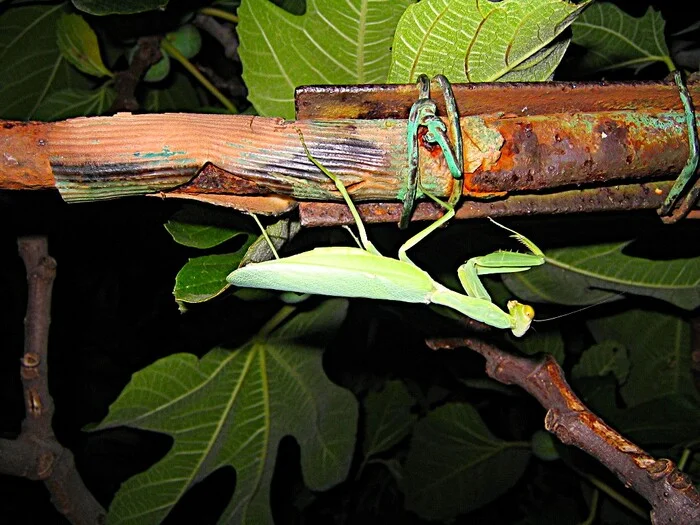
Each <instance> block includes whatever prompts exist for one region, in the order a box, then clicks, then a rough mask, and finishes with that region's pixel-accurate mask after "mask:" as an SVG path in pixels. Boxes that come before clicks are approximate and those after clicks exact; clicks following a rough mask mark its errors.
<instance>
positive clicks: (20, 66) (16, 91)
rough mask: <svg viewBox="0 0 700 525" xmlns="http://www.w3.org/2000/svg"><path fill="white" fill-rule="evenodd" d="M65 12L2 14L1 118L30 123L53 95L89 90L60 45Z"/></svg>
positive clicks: (55, 8)
mask: <svg viewBox="0 0 700 525" xmlns="http://www.w3.org/2000/svg"><path fill="white" fill-rule="evenodd" d="M64 9H65V6H64V5H63V4H60V5H37V6H28V7H12V6H10V7H9V8H7V9H6V10H5V11H4V12H2V14H0V79H2V80H1V81H0V118H5V119H19V120H29V119H31V118H34V116H35V112H36V110H37V108H38V107H39V106H40V105H41V104H42V103H43V101H44V100H45V99H46V97H47V95H48V94H50V93H51V92H53V91H58V90H61V89H66V88H75V89H86V88H88V87H89V81H88V80H87V79H86V78H85V77H84V76H83V75H81V74H80V73H79V72H78V71H77V70H76V69H75V68H74V67H72V66H71V65H70V64H68V62H67V61H66V60H65V59H64V58H63V57H62V56H61V52H60V51H59V49H58V46H57V44H56V24H57V22H58V20H59V18H60V17H61V16H62V14H63V12H64Z"/></svg>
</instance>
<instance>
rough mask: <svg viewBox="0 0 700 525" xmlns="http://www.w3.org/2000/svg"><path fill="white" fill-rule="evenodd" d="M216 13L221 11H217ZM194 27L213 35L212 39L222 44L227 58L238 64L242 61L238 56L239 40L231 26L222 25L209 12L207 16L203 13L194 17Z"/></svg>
mask: <svg viewBox="0 0 700 525" xmlns="http://www.w3.org/2000/svg"><path fill="white" fill-rule="evenodd" d="M216 11H217V12H218V11H220V10H218V9H217V10H216ZM194 25H196V26H197V27H198V28H199V29H201V30H202V31H204V32H205V33H208V34H209V35H211V37H212V38H214V39H215V40H216V41H217V42H219V44H221V47H223V48H224V55H225V56H226V58H228V59H231V60H236V61H237V62H240V61H241V59H240V58H239V56H238V38H236V33H235V31H234V30H233V29H232V28H231V27H230V26H229V25H227V24H222V23H221V22H219V21H218V20H216V19H215V18H214V17H213V16H211V15H210V14H209V13H208V12H207V13H206V14H203V12H200V13H199V14H197V16H195V17H194Z"/></svg>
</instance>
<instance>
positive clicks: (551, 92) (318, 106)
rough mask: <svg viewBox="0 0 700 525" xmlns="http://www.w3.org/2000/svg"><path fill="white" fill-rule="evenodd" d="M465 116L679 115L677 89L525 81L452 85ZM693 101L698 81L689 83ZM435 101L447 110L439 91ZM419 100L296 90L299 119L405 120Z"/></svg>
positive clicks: (389, 89)
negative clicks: (661, 112) (618, 112)
mask: <svg viewBox="0 0 700 525" xmlns="http://www.w3.org/2000/svg"><path fill="white" fill-rule="evenodd" d="M452 88H453V90H454V94H455V98H456V100H457V105H458V106H459V112H460V114H461V115H488V114H504V113H513V114H514V115H519V116H528V115H545V114H552V113H569V114H576V113H595V112H600V111H651V112H658V111H663V110H674V111H680V110H681V102H680V98H679V96H678V88H677V87H676V85H675V84H674V82H673V81H672V80H669V81H661V82H578V83H576V82H523V83H505V82H497V83H483V84H453V85H452ZM688 90H689V92H690V94H691V96H692V97H693V99H694V100H699V99H700V82H689V83H688ZM431 93H432V98H434V99H435V101H436V102H437V104H438V109H439V111H441V112H443V113H444V111H445V106H444V103H443V101H442V96H441V95H440V88H439V87H438V85H437V84H436V83H433V84H432V90H431ZM417 98H418V89H417V88H416V86H414V85H398V84H396V85H393V84H390V85H382V86H377V85H356V86H302V87H299V88H297V90H296V97H295V100H296V108H297V115H296V117H297V119H300V120H302V119H313V118H330V119H338V118H343V119H387V118H396V119H405V118H408V112H409V110H410V108H411V105H412V104H413V103H414V102H415V101H416V99H417Z"/></svg>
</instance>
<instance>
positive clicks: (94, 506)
mask: <svg viewBox="0 0 700 525" xmlns="http://www.w3.org/2000/svg"><path fill="white" fill-rule="evenodd" d="M18 244H19V253H20V256H21V257H22V260H23V261H24V265H25V267H26V269H27V284H28V287H27V288H28V290H27V315H26V317H25V322H24V334H25V338H24V356H23V357H22V360H21V377H22V387H23V390H24V400H25V407H26V416H25V419H24V421H23V422H22V430H21V432H20V435H19V436H18V438H17V439H16V440H5V439H3V440H0V472H2V473H4V474H10V475H14V476H22V477H26V478H29V479H33V480H42V481H43V482H44V484H45V485H46V488H47V489H48V491H49V493H50V494H51V501H52V503H53V504H54V506H55V507H56V509H57V510H58V511H59V512H61V513H62V514H63V515H64V516H65V517H66V518H68V520H70V521H71V523H74V524H81V525H82V524H85V525H94V524H96V523H104V519H105V515H106V512H105V510H104V509H103V508H102V506H101V505H100V504H99V503H98V502H97V500H96V499H95V498H94V496H93V495H92V494H91V493H90V491H89V490H88V489H87V487H86V486H85V484H84V483H83V480H82V479H81V477H80V474H79V473H78V471H77V469H76V467H75V461H74V459H73V453H72V452H71V451H70V450H68V449H66V448H64V447H63V446H62V445H61V444H60V443H59V442H58V441H57V440H56V436H55V434H54V432H53V428H52V426H51V421H52V419H53V413H54V404H53V399H52V397H51V395H50V394H49V387H48V366H47V361H48V339H49V324H50V322H51V292H52V289H53V282H54V278H55V276H56V261H55V260H54V259H52V258H51V257H49V255H48V243H47V240H46V237H22V238H20V239H19V242H18Z"/></svg>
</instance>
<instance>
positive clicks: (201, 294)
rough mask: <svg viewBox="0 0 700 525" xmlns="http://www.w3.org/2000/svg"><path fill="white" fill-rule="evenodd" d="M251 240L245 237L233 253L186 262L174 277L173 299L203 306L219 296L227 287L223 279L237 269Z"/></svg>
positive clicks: (251, 238)
mask: <svg viewBox="0 0 700 525" xmlns="http://www.w3.org/2000/svg"><path fill="white" fill-rule="evenodd" d="M254 239H255V237H254V236H252V235H249V236H248V240H247V241H246V243H245V244H244V245H243V246H242V247H241V248H240V249H239V250H238V251H236V252H234V253H226V254H221V255H204V256H202V257H195V258H193V259H190V260H189V261H187V263H185V265H184V266H183V267H182V268H181V269H180V271H179V272H178V273H177V276H176V277H175V288H174V290H173V295H174V296H175V300H176V301H177V302H183V303H203V302H205V301H208V300H209V299H213V298H214V297H216V296H217V295H219V294H221V293H222V292H223V291H224V290H226V289H227V288H228V287H229V286H230V285H229V284H228V283H227V282H226V276H227V275H228V274H230V273H231V272H232V271H233V270H235V269H236V268H238V265H239V264H240V263H241V260H242V259H243V256H244V255H245V254H246V252H247V251H248V248H249V247H250V245H251V244H252V243H253V240H254Z"/></svg>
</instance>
